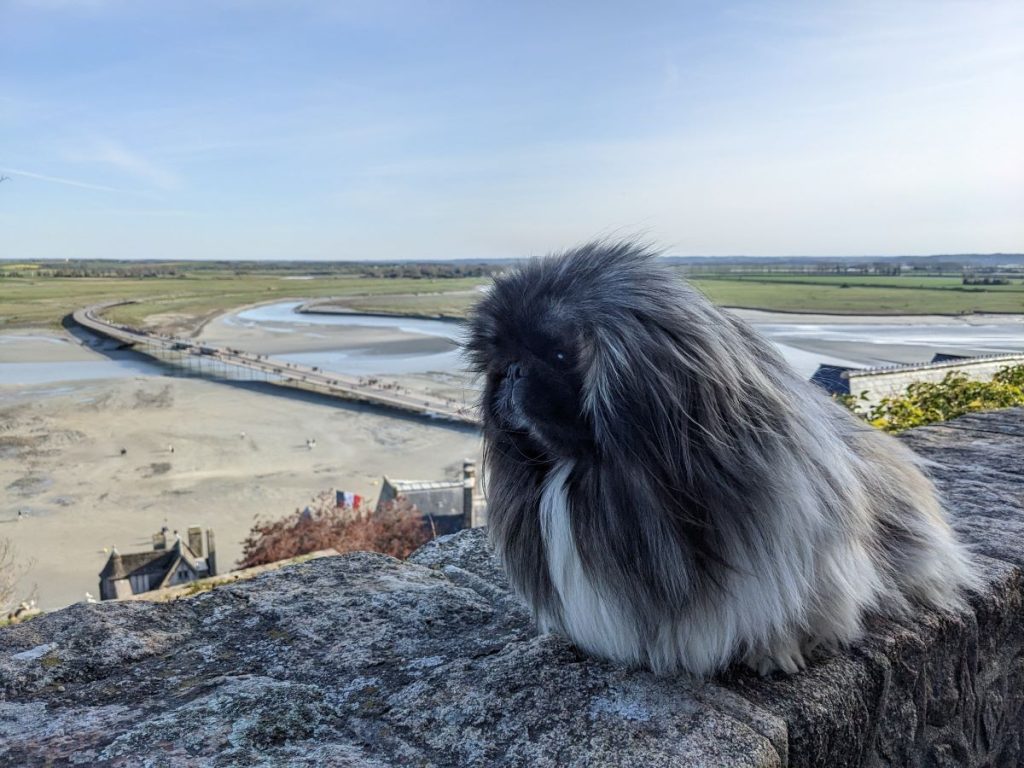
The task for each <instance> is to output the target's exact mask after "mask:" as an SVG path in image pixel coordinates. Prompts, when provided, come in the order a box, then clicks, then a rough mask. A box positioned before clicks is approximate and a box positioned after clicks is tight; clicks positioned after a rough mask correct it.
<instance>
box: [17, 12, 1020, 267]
mask: <svg viewBox="0 0 1024 768" xmlns="http://www.w3.org/2000/svg"><path fill="white" fill-rule="evenodd" d="M0 32H2V34H0V173H3V174H4V175H7V176H9V177H10V180H9V181H6V182H4V183H2V184H0V258H64V257H70V258H93V257H114V258H302V259H395V258H471V257H507V256H520V255H529V254H535V253H541V252H545V251H548V250H551V249H555V248H560V247H565V246H568V245H571V244H573V243H576V242H579V241H581V240H585V239H588V238H591V237H594V236H602V235H616V234H637V233H639V234H642V235H644V236H646V237H648V238H650V239H651V240H653V241H655V242H658V243H660V244H661V245H663V246H665V247H667V248H668V250H669V251H670V252H672V253H678V254H753V255H780V254H834V255H853V254H907V253H950V252H968V251H970V252H979V251H980V252H988V251H1000V250H1001V251H1024V3H1021V2H1019V0H1013V1H1012V2H982V1H980V0H971V1H970V2H943V1H942V0H929V1H928V2H900V1H898V0H893V1H891V2H871V1H870V0H868V1H862V2H851V3H844V2H806V3H804V2H779V3H770V2H757V3H730V2H721V3H716V2H707V3H703V2H672V3H658V2H647V3H624V2H623V3H605V2H579V3H574V2H562V3H551V2H547V3H531V2H486V1H485V0H478V1H475V2H456V1H449V0H433V1H431V2H428V1H427V0H424V1H423V2H387V1H386V0H380V1H379V2H372V1H367V2H353V3H345V2H326V1H321V0H308V1H307V0H292V1H291V2H270V1H269V0H267V1H264V0H248V1H245V0H202V1H196V2H183V1H181V2H178V1H176V0H163V1H162V2H147V1H146V0H78V1H75V0H0Z"/></svg>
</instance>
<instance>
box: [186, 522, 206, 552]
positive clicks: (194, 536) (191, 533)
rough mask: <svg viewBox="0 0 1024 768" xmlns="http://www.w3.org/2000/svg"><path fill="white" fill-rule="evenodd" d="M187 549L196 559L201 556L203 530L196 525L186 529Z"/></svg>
mask: <svg viewBox="0 0 1024 768" xmlns="http://www.w3.org/2000/svg"><path fill="white" fill-rule="evenodd" d="M188 548H189V549H191V550H192V554H194V555H195V556H196V557H202V556H203V529H202V528H200V527H199V526H198V525H190V526H189V527H188Z"/></svg>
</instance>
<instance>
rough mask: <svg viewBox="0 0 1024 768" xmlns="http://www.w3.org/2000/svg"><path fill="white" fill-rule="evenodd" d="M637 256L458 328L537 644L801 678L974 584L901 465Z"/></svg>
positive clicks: (488, 300) (522, 293) (497, 291)
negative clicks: (817, 649)
mask: <svg viewBox="0 0 1024 768" xmlns="http://www.w3.org/2000/svg"><path fill="white" fill-rule="evenodd" d="M655 256H656V254H654V253H653V252H652V251H650V250H649V249H647V248H645V247H642V246H638V245H636V244H634V243H631V242H623V243H605V242H599V243H592V244H590V245H587V246H584V247H581V248H578V249H576V250H573V251H569V252H567V253H564V254H561V255H557V256H552V257H547V258H543V259H536V260H533V261H531V262H529V263H527V264H526V265H525V266H523V267H522V268H519V269H517V270H515V271H512V272H510V273H508V274H505V275H502V276H500V277H498V278H497V279H496V280H495V282H494V286H493V288H492V289H491V290H490V292H489V293H488V294H487V295H486V296H485V297H484V298H483V299H482V300H481V301H480V303H479V305H478V306H477V307H476V309H475V310H474V312H473V314H472V317H471V321H470V333H469V338H468V341H467V344H466V346H467V351H468V354H469V357H470V360H471V362H472V365H473V368H474V369H475V370H476V371H477V372H479V373H480V374H482V376H483V377H484V379H485V381H484V390H483V400H482V415H483V424H484V439H485V464H486V471H487V476H486V481H487V491H488V496H489V501H488V519H489V528H490V538H491V541H492V543H493V544H494V546H495V549H496V551H497V554H498V556H499V557H500V559H501V561H502V562H503V564H504V566H505V569H506V570H507V572H508V575H509V577H510V579H511V582H512V584H513V585H514V586H515V588H516V589H517V591H518V592H519V593H520V594H521V595H522V597H523V598H524V599H525V600H526V602H527V603H528V604H529V605H530V607H531V608H532V610H533V612H534V614H535V616H536V619H537V623H538V626H539V628H540V629H541V630H542V631H555V632H558V633H561V634H563V635H565V636H566V637H568V638H569V639H570V640H572V642H574V643H575V644H576V645H577V646H579V647H580V648H582V649H583V650H585V651H587V652H590V653H592V654H594V655H597V656H601V657H604V658H607V659H611V660H614V661H617V662H621V663H625V664H629V665H636V666H646V667H649V668H650V669H653V670H654V671H655V672H658V673H671V672H676V671H685V672H689V673H691V674H693V675H696V676H705V675H709V674H711V673H714V672H715V671H718V670H720V669H722V668H723V667H725V666H726V665H728V664H729V663H730V662H732V661H733V660H736V659H742V660H743V661H745V662H746V663H747V664H748V665H750V666H752V667H753V668H755V669H757V670H759V671H760V672H761V673H762V674H766V673H768V672H770V671H773V670H776V669H780V670H783V671H785V672H795V671H797V670H798V669H802V668H803V667H804V665H805V661H804V655H805V653H806V652H807V651H808V650H809V649H810V648H813V647H814V646H816V645H818V644H820V643H824V644H828V645H831V646H835V645H842V644H845V643H848V642H850V641H851V640H854V639H855V638H856V637H857V636H858V634H859V633H860V631H861V626H862V621H863V618H864V616H865V614H866V613H868V612H879V613H884V614H887V615H890V616H900V615H905V614H906V613H907V612H908V610H909V609H910V607H911V605H912V604H914V603H920V604H924V605H926V606H931V607H934V608H939V609H954V608H957V607H959V606H960V605H961V604H962V602H961V601H962V598H961V588H963V587H966V586H970V585H972V584H973V583H974V582H975V577H974V576H973V571H972V568H971V565H970V560H969V558H968V556H967V554H966V553H965V551H964V549H962V548H961V546H960V545H959V544H958V543H957V541H956V539H955V538H954V534H953V532H952V530H951V529H950V527H949V525H948V524H947V522H946V520H945V516H944V514H943V511H942V508H941V506H940V504H939V501H938V499H937V498H936V491H935V489H934V487H933V486H932V484H931V482H930V481H929V480H928V479H927V478H926V477H925V475H924V474H923V473H922V471H921V469H920V468H919V467H920V464H921V463H922V462H921V461H920V460H919V459H917V458H916V457H915V456H914V454H913V453H912V452H911V451H910V450H909V449H907V448H905V447H904V446H903V445H902V444H901V443H899V442H898V441H897V440H895V439H893V438H892V437H890V436H888V435H886V434H883V433H882V432H880V431H878V430H876V429H873V428H871V427H870V426H868V425H866V424H864V423H863V422H861V421H860V420H859V419H857V418H855V417H854V416H852V415H851V414H850V413H849V412H848V411H847V410H846V409H845V408H843V407H842V406H841V405H839V404H837V403H835V402H833V401H832V400H830V399H829V398H828V397H827V396H826V395H825V394H824V393H823V392H820V391H819V390H818V389H817V387H816V386H814V385H813V384H811V383H809V382H807V381H804V380H802V379H801V378H800V377H799V376H798V375H797V374H796V373H795V372H794V371H793V370H792V369H791V368H790V366H789V365H788V364H787V363H786V362H785V361H783V359H782V358H781V357H780V356H779V354H778V352H776V351H775V349H774V348H773V347H772V345H771V344H770V343H769V342H767V341H766V340H765V339H763V338H762V337H761V336H759V335H758V334H757V333H756V332H755V331H754V330H753V329H752V328H751V327H750V326H748V325H746V324H745V323H743V322H741V321H740V320H738V319H737V318H735V317H733V316H731V315H729V314H726V313H724V312H722V311H720V310H719V309H717V308H716V307H715V306H713V305H712V304H711V303H710V302H709V301H708V300H707V299H706V298H704V296H702V295H701V294H700V293H698V292H697V291H696V290H694V289H693V288H691V287H690V286H689V285H687V284H686V283H685V282H683V281H682V280H680V279H679V278H677V277H676V275H675V274H674V273H673V271H672V270H671V269H670V268H669V267H668V266H665V265H663V264H661V263H659V261H658V260H657V259H656V258H655Z"/></svg>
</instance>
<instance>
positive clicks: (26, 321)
mask: <svg viewBox="0 0 1024 768" xmlns="http://www.w3.org/2000/svg"><path fill="white" fill-rule="evenodd" d="M3 266H4V271H2V272H0V329H2V328H15V327H32V326H34V327H45V326H50V327H53V326H57V325H58V324H59V323H60V322H61V319H62V318H63V317H64V316H65V315H67V314H69V313H70V312H72V311H73V310H75V309H77V308H79V307H83V306H86V305H89V304H96V303H100V302H104V301H116V300H122V301H134V302H136V303H133V304H126V305H123V306H119V307H115V308H113V309H111V310H109V312H108V316H109V317H111V318H112V319H114V320H116V321H118V322H123V323H127V324H131V325H136V326H151V327H161V328H163V329H165V330H170V331H173V332H177V333H180V332H185V331H188V330H192V329H194V328H195V327H196V326H197V325H198V324H199V323H201V322H202V321H203V320H205V319H208V318H210V317H212V316H214V315H216V314H217V313H219V312H222V311H225V310H228V309H232V308H235V307H239V306H243V305H247V304H254V303H258V302H269V301H283V300H287V299H307V298H309V299H314V298H326V297H332V298H336V299H338V301H337V302H336V303H337V304H338V305H341V306H345V307H349V308H352V309H355V310H361V311H364V312H389V313H402V314H416V315H431V316H444V317H462V316H464V315H465V313H466V310H467V309H468V308H469V307H470V306H471V305H472V304H473V303H474V302H475V301H476V300H477V299H478V298H479V296H480V294H479V292H478V291H477V290H476V288H477V286H479V285H481V284H483V283H486V282H487V280H488V279H489V278H487V277H485V276H474V277H465V276H454V277H443V276H441V277H430V276H427V277H408V276H379V275H377V274H374V273H370V274H365V273H360V272H359V271H358V267H357V266H355V265H343V264H339V265H328V266H327V267H322V268H321V269H322V273H319V274H314V275H312V277H311V278H310V275H308V274H306V273H305V270H308V269H309V267H308V265H288V264H286V263H280V262H279V263H275V264H274V265H273V266H272V267H265V268H261V267H260V265H257V264H249V265H245V266H238V265H235V266H232V267H230V268H227V267H223V268H215V267H210V266H205V265H198V264H194V265H189V264H188V263H178V264H175V265H173V270H172V271H171V272H170V273H161V272H160V268H153V269H152V270H150V271H151V272H152V274H149V275H130V276H102V277H66V276H55V275H47V274H46V273H45V272H43V271H42V270H41V269H40V268H39V266H38V265H32V264H17V265H12V264H7V265H3ZM167 266H168V265H166V264H165V265H162V268H164V269H166V268H167ZM299 278H301V279H299ZM306 278H310V279H306ZM689 279H690V280H691V282H692V283H693V284H694V285H695V286H696V287H697V288H698V289H699V290H701V291H703V292H704V293H705V294H706V295H708V296H709V297H710V298H711V299H712V300H713V301H715V302H717V303H718V304H721V305H723V306H728V307H745V308H751V309H764V310H773V311H782V312H820V313H830V314H883V315H889V314H892V315H919V314H945V315H962V314H970V313H975V312H999V313H1024V280H1021V279H1020V276H1019V275H1018V276H1015V277H1014V279H1011V281H1010V284H1008V285H964V284H963V281H962V279H961V277H960V275H959V274H947V275H916V274H914V273H909V274H906V275H896V276H883V275H835V274H822V275H814V274H804V273H784V272H771V273H755V272H746V273H745V272H743V271H740V270H736V271H721V272H715V273H710V274H709V273H707V272H700V273H699V274H693V275H690V276H689Z"/></svg>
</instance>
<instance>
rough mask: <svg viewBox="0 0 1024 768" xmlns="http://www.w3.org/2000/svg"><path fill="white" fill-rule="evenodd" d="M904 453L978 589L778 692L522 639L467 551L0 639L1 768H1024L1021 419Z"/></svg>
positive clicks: (276, 582)
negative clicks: (969, 549) (958, 604)
mask: <svg viewBox="0 0 1024 768" xmlns="http://www.w3.org/2000/svg"><path fill="white" fill-rule="evenodd" d="M905 439H906V440H907V442H908V443H910V444H911V445H912V446H913V447H914V448H915V449H916V450H918V451H919V452H921V453H923V454H925V455H926V456H928V457H929V458H931V459H933V460H934V461H935V462H937V466H936V467H935V475H936V478H937V481H938V483H939V484H940V486H941V487H942V488H943V490H944V491H945V492H946V494H947V496H948V499H949V504H950V507H951V510H952V512H953V515H954V517H955V523H956V526H957V528H958V529H960V531H961V532H962V534H963V536H964V537H965V538H966V539H967V540H968V541H969V542H970V543H971V545H972V546H973V548H974V549H975V550H976V552H977V553H978V560H979V563H980V567H981V569H982V571H983V573H984V575H985V578H986V582H987V586H986V588H985V590H984V592H983V593H982V594H978V595H976V596H974V597H973V599H972V601H971V602H972V606H973V609H972V610H971V611H969V612H966V613H964V614H963V615H958V616H939V615H936V614H932V613H925V612H922V613H920V614H919V615H917V616H916V617H915V619H914V621H913V622H909V623H907V625H905V626H901V625H899V624H896V623H893V622H890V621H881V620H875V621H873V622H872V623H871V625H870V631H869V633H868V636H867V638H866V639H865V641H864V642H863V643H862V644H860V645H859V646H857V647H856V648H854V649H852V650H850V651H848V652H844V653H820V654H818V655H816V656H814V657H812V661H813V663H812V665H811V666H810V668H809V669H808V670H807V671H806V672H805V673H801V674H799V675H796V676H793V677H789V678H786V677H772V678H768V679H761V678H758V677H755V676H753V675H751V674H749V673H747V672H745V671H743V670H740V669H736V670H732V671H730V672H729V673H728V674H726V675H723V676H722V677H721V678H720V679H717V680H714V681H712V682H708V683H705V684H701V685H694V684H691V683H689V682H687V681H685V680H681V679H658V678H655V677H654V676H652V675H650V674H647V673H643V672H629V671H625V670H622V669H617V668H615V667H612V666H610V665H607V664H604V663H602V662H598V661H594V660H591V659H588V658H586V657H584V656H582V655H581V654H580V653H578V652H577V651H576V650H574V649H573V648H572V647H571V646H569V645H568V644H566V643H565V642H563V641H561V640H559V639H558V638H555V637H551V636H541V637H538V636H537V635H536V633H535V630H534V628H533V627H532V626H531V623H530V620H529V618H528V616H527V614H526V612H525V611H524V609H523V608H522V606H520V605H519V604H518V602H517V601H516V600H515V599H514V598H512V597H511V596H510V594H509V592H508V590H507V585H506V582H505V580H504V578H503V576H502V574H501V572H500V570H499V569H498V568H497V567H496V565H495V563H494V561H493V560H492V558H491V556H490V554H489V552H488V550H487V547H486V544H485V542H484V539H483V536H482V534H481V532H480V531H478V530H476V531H467V532H463V533H461V534H457V535H455V536H452V537H448V538H445V539H442V540H438V541H436V542H434V543H432V544H430V545H428V546H426V547H425V548H423V549H421V550H420V551H419V552H417V553H416V554H415V555H414V556H413V557H412V558H411V559H410V561H408V562H400V561H397V560H394V559H391V558H388V557H385V556H382V555H372V554H353V555H344V556H337V557H326V558H322V559H319V560H315V561H312V562H308V563H305V564H302V565H297V566H291V567H288V568H284V569H282V570H279V571H274V572H270V573H265V574H262V575H260V576H258V577H256V578H254V579H252V580H249V581H242V582H236V583H233V584H230V585H227V586H222V587H219V588H217V589H215V590H213V591H211V592H207V593H204V594H201V595H199V596H196V597H194V598H189V599H183V600H178V601H175V602H172V603H163V604H153V603H143V602H124V603H114V604H100V605H84V604H82V605H75V606H72V607H70V608H67V609H65V610H62V611H56V612H54V613H52V614H48V615H46V616H43V617H41V618H39V619H36V620H33V621H31V622H28V623H26V624H22V625H19V626H16V627H12V628H9V629H4V630H0V764H3V765H17V766H31V765H44V764H45V765H71V764H74V765H89V766H95V765H112V766H137V765H149V766H172V765H187V766H207V765H209V766H220V765H223V766H235V765H238V766H242V765H246V766H248V765H268V766H269V765H273V766H277V765H300V766H301V765H310V766H312V765H317V766H319V765H344V766H365V767H366V768H371V767H374V768H376V767H379V766H390V765H416V766H518V765H527V766H552V767H553V766H645V767H646V766H652V767H653V766H715V767H717V766H740V767H742V766H750V767H753V766H763V767H767V766H823V767H824V766H828V767H829V768H833V767H841V766H904V765H906V766H969V767H970V766H994V767H999V768H1003V767H1006V768H1008V767H1009V766H1019V765H1021V764H1022V761H1024V746H1022V739H1024V581H1022V570H1021V569H1022V567H1024V511H1022V501H1024V410H1020V409H1017V410H1009V411H1002V412H997V413H990V414H984V415H973V416H969V417H965V418H962V419H960V420H958V421H956V422H952V423H949V424H944V425H936V426H932V427H925V428H922V429H918V430H914V431H913V432H912V433H909V434H908V435H907V436H906V437H905Z"/></svg>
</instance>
